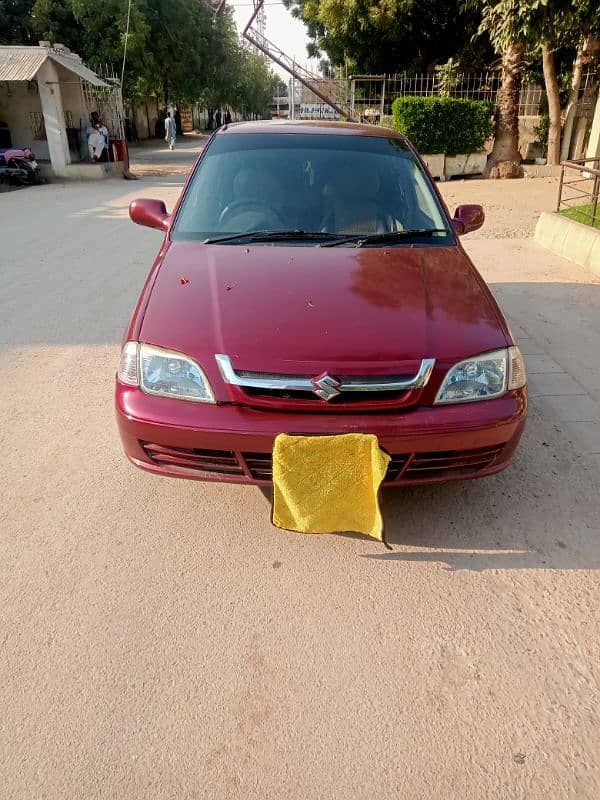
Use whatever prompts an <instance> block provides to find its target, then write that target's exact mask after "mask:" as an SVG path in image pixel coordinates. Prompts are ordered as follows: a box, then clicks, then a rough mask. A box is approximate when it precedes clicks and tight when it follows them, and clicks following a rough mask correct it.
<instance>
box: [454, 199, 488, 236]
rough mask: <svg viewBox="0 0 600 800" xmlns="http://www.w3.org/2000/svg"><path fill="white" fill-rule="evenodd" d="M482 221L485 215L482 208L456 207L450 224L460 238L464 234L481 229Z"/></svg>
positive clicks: (471, 206)
mask: <svg viewBox="0 0 600 800" xmlns="http://www.w3.org/2000/svg"><path fill="white" fill-rule="evenodd" d="M484 221H485V214H484V213H483V208H482V206H475V205H468V206H458V208H457V209H456V211H455V212H454V219H453V220H452V224H453V225H454V230H455V231H456V233H457V234H458V235H459V236H462V235H463V234H465V233H471V231H476V230H478V229H479V228H481V226H482V225H483V223H484Z"/></svg>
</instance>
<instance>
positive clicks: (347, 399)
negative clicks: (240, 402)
mask: <svg viewBox="0 0 600 800" xmlns="http://www.w3.org/2000/svg"><path fill="white" fill-rule="evenodd" d="M244 394H246V395H247V396H248V397H257V398H261V399H265V400H305V401H306V400H308V401H311V402H312V403H315V402H318V403H320V404H321V409H322V410H325V411H326V410H327V408H328V407H329V408H331V407H334V406H339V405H348V404H352V403H363V404H364V403H374V402H378V403H383V402H386V401H387V403H388V404H389V403H390V401H392V400H397V401H400V400H403V399H404V398H405V397H406V394H407V393H406V392H389V391H381V392H353V391H351V390H348V389H346V390H344V391H343V392H342V393H341V394H339V395H338V396H337V397H333V398H332V399H331V400H327V401H324V400H320V399H319V398H318V397H317V395H316V394H315V393H314V392H301V391H290V390H288V389H252V388H251V387H245V388H244Z"/></svg>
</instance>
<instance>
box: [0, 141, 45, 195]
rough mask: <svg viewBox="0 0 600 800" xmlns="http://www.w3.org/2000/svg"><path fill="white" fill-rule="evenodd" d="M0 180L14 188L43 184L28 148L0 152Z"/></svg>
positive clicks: (8, 149) (37, 166)
mask: <svg viewBox="0 0 600 800" xmlns="http://www.w3.org/2000/svg"><path fill="white" fill-rule="evenodd" d="M0 180H2V181H4V182H5V183H10V184H12V185H15V186H26V185H34V184H37V183H43V182H44V180H43V178H42V177H41V171H40V168H39V165H38V163H37V161H36V160H35V155H34V154H33V152H32V151H31V149H30V148H29V147H7V148H4V149H1V150H0Z"/></svg>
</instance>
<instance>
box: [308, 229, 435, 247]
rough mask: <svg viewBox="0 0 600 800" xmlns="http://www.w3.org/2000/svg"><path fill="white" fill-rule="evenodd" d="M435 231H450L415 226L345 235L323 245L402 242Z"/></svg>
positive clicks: (358, 245) (359, 245)
mask: <svg viewBox="0 0 600 800" xmlns="http://www.w3.org/2000/svg"><path fill="white" fill-rule="evenodd" d="M434 233H446V234H447V233H449V231H448V230H447V228H414V229H412V230H408V231H390V232H389V233H373V234H371V235H369V236H365V235H360V234H359V235H357V236H345V237H344V238H343V239H338V240H337V241H336V242H326V243H325V244H322V245H321V247H336V246H337V245H338V244H351V243H352V242H354V243H355V246H356V247H362V246H363V245H365V244H378V243H379V242H400V241H402V240H403V239H418V238H419V237H420V236H433V234H434Z"/></svg>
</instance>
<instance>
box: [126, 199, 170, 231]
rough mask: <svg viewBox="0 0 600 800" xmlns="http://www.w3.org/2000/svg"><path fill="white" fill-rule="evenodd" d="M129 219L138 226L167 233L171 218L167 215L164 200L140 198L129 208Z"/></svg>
mask: <svg viewBox="0 0 600 800" xmlns="http://www.w3.org/2000/svg"><path fill="white" fill-rule="evenodd" d="M129 217H130V219H131V220H132V222H135V223H136V224H137V225H145V226H146V227H147V228H158V230H161V231H166V230H167V228H168V227H169V220H170V219H171V217H170V216H169V214H167V207H166V206H165V204H164V203H163V201H162V200H147V199H143V198H140V199H139V200H134V201H133V203H131V205H130V206H129Z"/></svg>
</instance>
